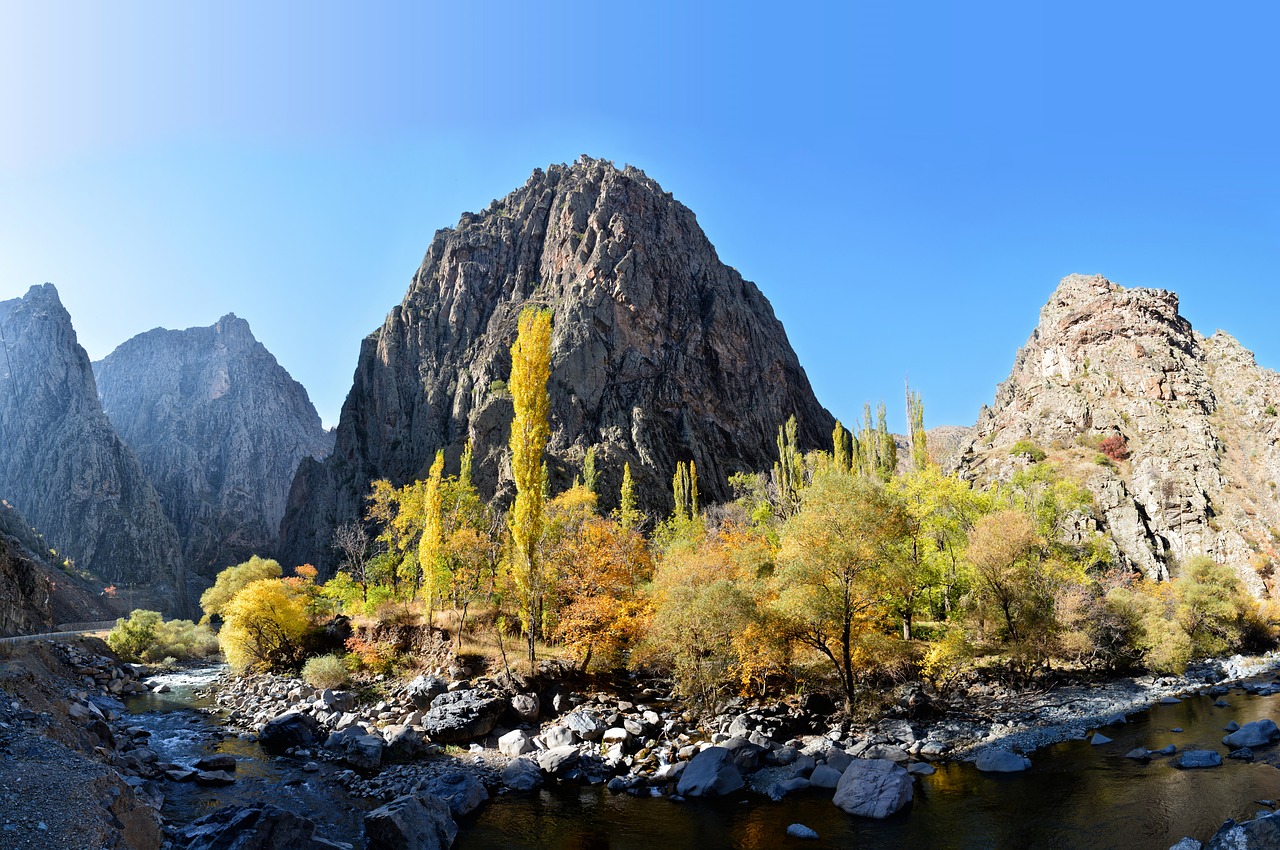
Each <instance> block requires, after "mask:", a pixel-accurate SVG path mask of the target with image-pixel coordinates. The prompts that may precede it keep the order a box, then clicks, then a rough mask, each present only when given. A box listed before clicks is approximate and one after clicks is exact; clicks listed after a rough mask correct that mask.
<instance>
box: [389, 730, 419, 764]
mask: <svg viewBox="0 0 1280 850" xmlns="http://www.w3.org/2000/svg"><path fill="white" fill-rule="evenodd" d="M382 734H383V737H384V738H386V741H387V748H386V749H385V750H384V751H383V753H382V758H383V760H384V761H388V762H395V763H401V762H408V761H413V760H414V759H417V758H421V757H422V756H423V755H425V754H426V752H427V744H426V742H425V741H423V740H422V735H420V734H419V733H418V730H417V729H414V728H413V727H412V726H388V727H387V728H386V729H385V730H383V733H382Z"/></svg>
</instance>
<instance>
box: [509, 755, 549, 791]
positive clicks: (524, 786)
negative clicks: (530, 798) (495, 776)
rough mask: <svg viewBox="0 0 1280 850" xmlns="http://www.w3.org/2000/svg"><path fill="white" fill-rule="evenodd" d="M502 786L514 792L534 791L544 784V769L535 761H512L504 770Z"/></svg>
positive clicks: (520, 759) (523, 759) (524, 759)
mask: <svg viewBox="0 0 1280 850" xmlns="http://www.w3.org/2000/svg"><path fill="white" fill-rule="evenodd" d="M502 784H503V785H505V786H507V787H508V788H510V789H511V790H512V791H532V790H533V789H534V788H537V787H538V786H539V785H541V784H542V769H541V768H540V767H538V763H537V762H535V761H534V760H533V759H528V758H518V759H512V760H511V761H510V762H509V763H508V764H507V766H506V767H505V768H503V770H502Z"/></svg>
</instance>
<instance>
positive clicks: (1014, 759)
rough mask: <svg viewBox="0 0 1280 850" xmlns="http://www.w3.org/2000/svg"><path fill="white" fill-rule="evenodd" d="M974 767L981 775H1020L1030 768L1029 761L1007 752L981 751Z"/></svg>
mask: <svg viewBox="0 0 1280 850" xmlns="http://www.w3.org/2000/svg"><path fill="white" fill-rule="evenodd" d="M974 766H975V767H977V768H978V770H980V771H982V772H983V773H1020V772H1022V771H1024V770H1026V769H1027V768H1029V767H1031V759H1029V758H1026V757H1025V756H1020V755H1018V754H1017V753H1011V752H1009V751H1008V750H983V751H982V753H981V754H979V756H978V758H977V760H976V761H975V762H974Z"/></svg>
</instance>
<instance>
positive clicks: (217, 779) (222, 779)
mask: <svg viewBox="0 0 1280 850" xmlns="http://www.w3.org/2000/svg"><path fill="white" fill-rule="evenodd" d="M195 778H196V784H197V785H204V786H206V787H209V788H221V787H223V786H225V785H233V784H235V781H236V778H235V777H234V776H232V775H231V774H230V773H227V772H226V771H225V770H197V771H196V777H195Z"/></svg>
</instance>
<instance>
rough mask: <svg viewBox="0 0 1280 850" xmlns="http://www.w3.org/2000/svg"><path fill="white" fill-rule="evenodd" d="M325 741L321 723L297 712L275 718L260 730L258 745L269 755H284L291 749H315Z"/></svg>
mask: <svg viewBox="0 0 1280 850" xmlns="http://www.w3.org/2000/svg"><path fill="white" fill-rule="evenodd" d="M323 740H324V730H323V729H321V727H320V722H319V721H318V720H316V719H315V718H314V717H312V716H311V715H309V714H299V713H298V712H296V711H290V712H288V713H286V714H282V715H280V716H279V717H273V718H272V719H271V720H268V721H267V722H266V723H264V724H262V726H261V727H259V729H258V744H259V745H260V746H261V747H262V749H264V750H266V751H267V752H269V753H282V752H284V751H285V750H287V749H289V748H290V747H314V746H316V745H317V744H319V743H320V742H321V741H323Z"/></svg>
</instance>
